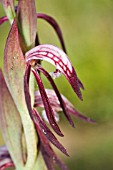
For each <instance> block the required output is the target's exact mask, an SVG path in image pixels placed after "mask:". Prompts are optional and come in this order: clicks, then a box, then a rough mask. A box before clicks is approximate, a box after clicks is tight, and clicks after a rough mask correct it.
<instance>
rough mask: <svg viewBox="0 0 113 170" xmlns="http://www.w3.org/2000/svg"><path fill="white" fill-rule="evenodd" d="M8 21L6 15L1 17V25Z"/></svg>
mask: <svg viewBox="0 0 113 170" xmlns="http://www.w3.org/2000/svg"><path fill="white" fill-rule="evenodd" d="M6 21H8V18H7V17H6V16H4V17H1V18H0V25H2V24H3V23H4V22H6Z"/></svg>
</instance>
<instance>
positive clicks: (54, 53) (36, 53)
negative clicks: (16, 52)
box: [25, 44, 82, 100]
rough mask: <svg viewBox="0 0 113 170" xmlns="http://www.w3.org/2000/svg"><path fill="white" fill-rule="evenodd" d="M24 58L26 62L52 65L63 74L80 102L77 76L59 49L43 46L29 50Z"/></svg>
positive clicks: (80, 96) (47, 45)
mask: <svg viewBox="0 0 113 170" xmlns="http://www.w3.org/2000/svg"><path fill="white" fill-rule="evenodd" d="M25 56H26V62H30V61H32V60H45V61H48V62H50V63H51V64H53V65H54V66H55V67H56V70H57V72H61V73H62V74H64V76H65V77H66V78H67V80H68V81H69V83H70V84H71V86H72V88H73V90H74V91H75V93H76V94H77V96H78V97H79V98H80V99H81V100H82V94H81V91H80V85H79V82H78V77H77V74H76V72H75V70H74V68H73V66H72V64H71V62H70V60H69V59H68V57H67V55H66V54H65V53H64V52H63V51H62V50H61V49H59V48H57V47H55V46H53V45H49V44H43V45H39V46H37V47H35V48H33V49H31V50H29V51H28V52H27V53H26V54H25ZM55 74H56V73H55Z"/></svg>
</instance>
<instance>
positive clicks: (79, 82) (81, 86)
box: [78, 78, 84, 90]
mask: <svg viewBox="0 0 113 170" xmlns="http://www.w3.org/2000/svg"><path fill="white" fill-rule="evenodd" d="M78 84H79V87H80V88H82V89H83V90H84V85H83V84H82V82H81V80H80V79H79V78H78Z"/></svg>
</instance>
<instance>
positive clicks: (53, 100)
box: [34, 89, 95, 123]
mask: <svg viewBox="0 0 113 170" xmlns="http://www.w3.org/2000/svg"><path fill="white" fill-rule="evenodd" d="M46 93H47V96H48V98H49V100H50V104H51V106H52V107H53V109H54V110H55V111H56V112H59V111H62V108H61V106H60V103H59V101H58V98H57V96H56V94H55V92H54V91H53V90H50V89H46ZM62 99H63V101H64V103H65V106H66V109H67V111H68V112H69V114H71V115H74V116H75V117H77V118H79V119H81V120H84V121H86V122H90V123H95V120H93V119H91V118H89V117H86V116H84V115H82V114H81V113H80V112H79V111H77V110H76V109H75V108H74V106H73V105H72V104H71V103H70V101H69V100H68V99H67V98H66V97H64V96H63V95H62ZM34 106H35V107H42V108H44V106H43V102H42V98H41V95H40V92H39V91H36V92H35V102H34Z"/></svg>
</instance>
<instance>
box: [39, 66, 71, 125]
mask: <svg viewBox="0 0 113 170" xmlns="http://www.w3.org/2000/svg"><path fill="white" fill-rule="evenodd" d="M37 69H38V70H39V71H41V72H42V73H43V74H44V75H45V77H46V78H47V79H48V80H49V82H50V84H51V85H52V87H53V89H54V91H55V93H56V95H57V97H58V100H59V101H60V105H61V108H62V110H63V112H64V115H65V117H66V118H67V120H68V121H69V123H70V124H71V126H72V127H74V123H73V121H72V119H71V116H70V115H69V114H68V112H67V110H66V106H65V103H64V101H63V100H62V97H61V95H60V92H59V90H58V88H57V86H56V85H55V83H54V81H53V79H52V77H51V76H50V75H49V73H48V72H47V71H46V70H45V69H44V68H42V67H41V66H38V67H37Z"/></svg>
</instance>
